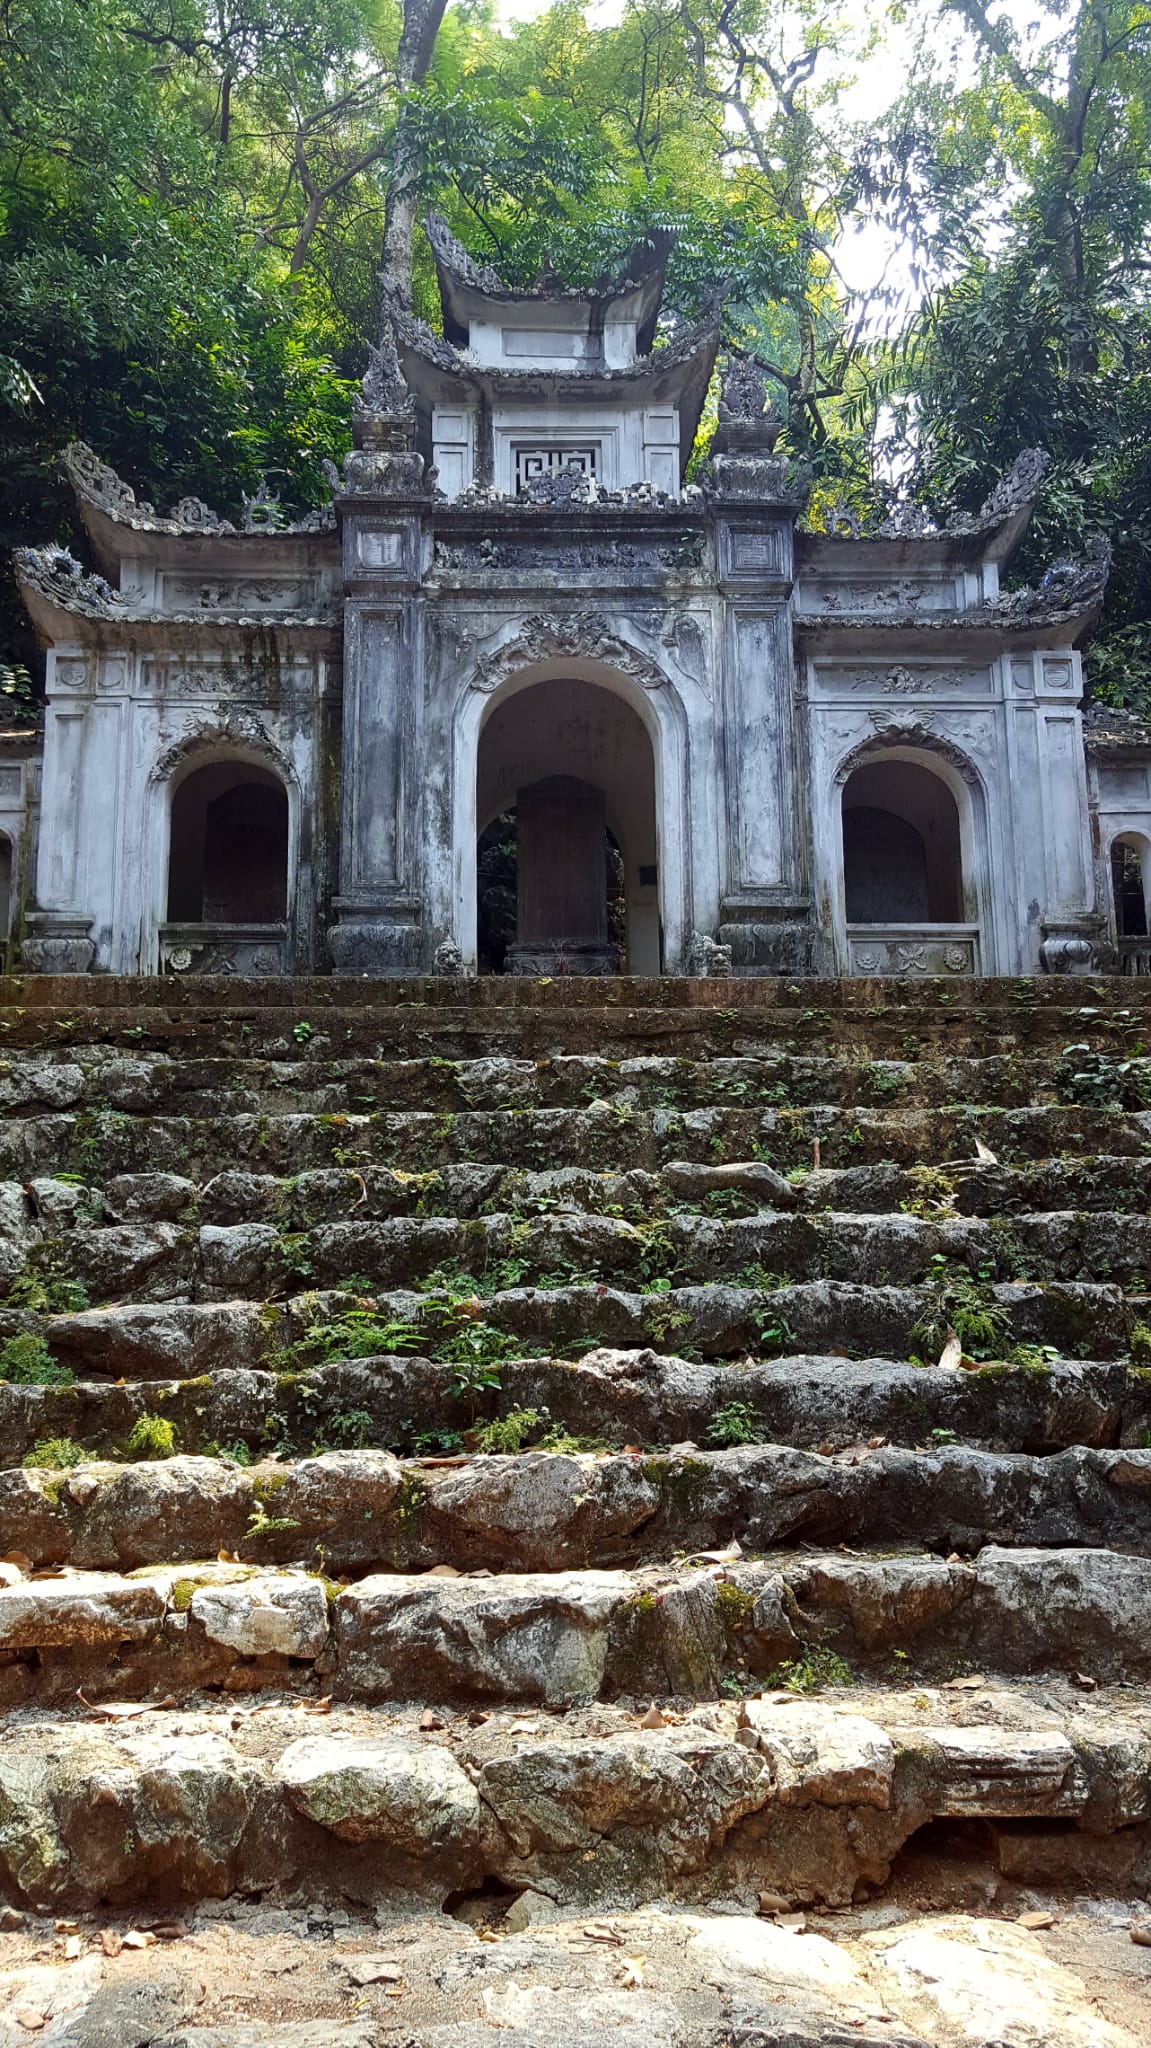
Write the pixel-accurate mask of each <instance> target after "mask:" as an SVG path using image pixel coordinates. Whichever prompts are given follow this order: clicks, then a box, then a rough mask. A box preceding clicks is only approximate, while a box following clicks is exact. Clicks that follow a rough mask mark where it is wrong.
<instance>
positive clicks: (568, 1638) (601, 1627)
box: [336, 1572, 633, 1702]
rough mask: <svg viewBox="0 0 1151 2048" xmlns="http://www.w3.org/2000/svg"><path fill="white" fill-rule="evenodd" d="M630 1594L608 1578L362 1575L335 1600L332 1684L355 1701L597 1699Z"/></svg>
mask: <svg viewBox="0 0 1151 2048" xmlns="http://www.w3.org/2000/svg"><path fill="white" fill-rule="evenodd" d="M632 1591H633V1587H632V1585H631V1584H630V1582H628V1581H627V1580H625V1579H621V1577H620V1575H618V1574H615V1573H609V1572H582V1573H576V1572H569V1573H557V1574H556V1575H555V1576H554V1577H534V1578H533V1577H531V1576H526V1577H525V1576H519V1577H511V1576H508V1577H505V1578H502V1579H497V1580H492V1581H490V1582H482V1581H481V1582H478V1583H477V1582H476V1581H475V1580H468V1581H464V1582H460V1581H455V1580H450V1579H426V1578H423V1579H413V1578H405V1577H395V1578H383V1577H377V1578H368V1579H364V1580H362V1581H361V1582H360V1584H359V1585H358V1586H351V1587H349V1588H348V1589H347V1590H346V1591H345V1592H343V1593H341V1595H340V1597H339V1599H338V1600H337V1602H336V1684H337V1687H338V1689H339V1690H340V1692H341V1693H343V1694H345V1695H346V1696H350V1697H354V1698H359V1699H387V1698H393V1699H405V1698H406V1699H414V1698H418V1697H428V1698H436V1697H440V1696H442V1695H445V1694H452V1693H454V1694H459V1693H461V1692H462V1693H464V1694H467V1695H471V1696H473V1697H479V1698H494V1699H528V1700H554V1701H557V1702H562V1701H564V1700H567V1699H570V1698H572V1696H573V1695H584V1696H587V1697H589V1698H594V1697H595V1696H596V1694H597V1693H598V1692H599V1689H600V1686H601V1685H602V1683H603V1677H604V1669H605V1666H606V1662H607V1653H608V1633H609V1628H610V1624H611V1620H612V1617H613V1614H614V1613H615V1610H616V1608H617V1607H618V1606H619V1604H620V1602H621V1600H622V1599H626V1598H627V1597H628V1596H629V1594H631V1592H632Z"/></svg>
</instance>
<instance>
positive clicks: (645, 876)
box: [476, 676, 660, 975]
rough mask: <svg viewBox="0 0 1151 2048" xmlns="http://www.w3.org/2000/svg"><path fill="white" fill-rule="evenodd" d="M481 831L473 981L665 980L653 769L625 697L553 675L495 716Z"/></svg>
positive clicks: (483, 745) (500, 705) (519, 692)
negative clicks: (479, 974)
mask: <svg viewBox="0 0 1151 2048" xmlns="http://www.w3.org/2000/svg"><path fill="white" fill-rule="evenodd" d="M476 826H477V832H478V835H479V843H478V848H477V897H478V902H477V928H478V935H479V944H478V948H477V951H478V955H479V965H480V968H481V971H483V970H484V969H485V968H486V969H487V970H488V971H489V972H491V971H496V972H499V971H501V970H502V971H503V972H506V973H519V974H564V973H574V974H602V973H614V972H618V971H620V970H622V971H624V972H627V973H631V974H652V975H655V974H658V973H659V972H660V922H659V867H658V861H659V855H658V849H657V835H656V777H655V757H654V753H653V749H652V742H651V738H650V736H649V733H648V731H647V728H646V726H645V724H644V722H643V720H642V719H641V718H640V716H639V714H638V712H637V711H636V710H635V709H634V707H633V706H632V705H631V704H629V703H628V702H627V700H626V699H625V698H624V697H623V696H622V695H618V694H617V693H616V692H615V691H614V690H611V689H609V688H607V687H605V686H604V685H601V684H599V683H592V682H588V681H586V680H584V679H582V678H579V677H574V676H568V677H562V676H561V677H549V678H545V679H542V680H540V681H535V682H529V683H527V684H525V686H524V687H522V688H519V689H515V690H513V691H511V692H510V693H509V694H507V695H506V696H504V697H503V698H501V699H500V700H499V701H498V702H496V703H495V704H494V705H493V706H491V707H490V709H489V711H488V714H487V716H486V717H485V719H484V722H483V725H482V728H481V732H480V741H479V754H478V763H477V771H476ZM513 902H514V932H513V933H511V935H510V936H509V932H508V926H509V924H510V923H511V906H512V903H513ZM497 912H498V915H497ZM501 921H502V932H500V931H497V930H496V928H497V926H498V925H500V923H501ZM493 931H496V936H497V938H498V939H500V941H501V944H500V945H499V946H497V945H494V944H493V942H492V935H493Z"/></svg>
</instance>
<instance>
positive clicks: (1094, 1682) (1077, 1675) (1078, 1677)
mask: <svg viewBox="0 0 1151 2048" xmlns="http://www.w3.org/2000/svg"><path fill="white" fill-rule="evenodd" d="M1071 1683H1072V1685H1077V1686H1078V1687H1079V1690H1080V1692H1098V1690H1099V1680H1098V1679H1097V1678H1091V1677H1089V1676H1088V1674H1087V1672H1086V1671H1073V1672H1072V1673H1071Z"/></svg>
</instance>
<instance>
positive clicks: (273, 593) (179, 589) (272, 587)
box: [161, 576, 317, 613]
mask: <svg viewBox="0 0 1151 2048" xmlns="http://www.w3.org/2000/svg"><path fill="white" fill-rule="evenodd" d="M316 595H317V592H316V579H315V577H314V576H233V577H226V576H225V577H217V576H165V577H164V579H163V596H162V600H161V602H162V606H163V609H164V610H165V611H170V612H207V613H212V612H298V611H307V610H308V609H309V608H310V607H311V606H313V605H314V604H315V602H316Z"/></svg>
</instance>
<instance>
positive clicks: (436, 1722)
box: [420, 1707, 444, 1732]
mask: <svg viewBox="0 0 1151 2048" xmlns="http://www.w3.org/2000/svg"><path fill="white" fill-rule="evenodd" d="M443 1726H444V1722H443V1720H442V1719H441V1717H440V1715H439V1714H437V1713H436V1712H435V1711H434V1709H433V1708H431V1707H425V1708H424V1711H423V1713H422V1714H421V1715H420V1727H421V1728H422V1729H424V1731H425V1732H427V1731H429V1730H430V1729H432V1728H442V1727H443Z"/></svg>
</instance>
